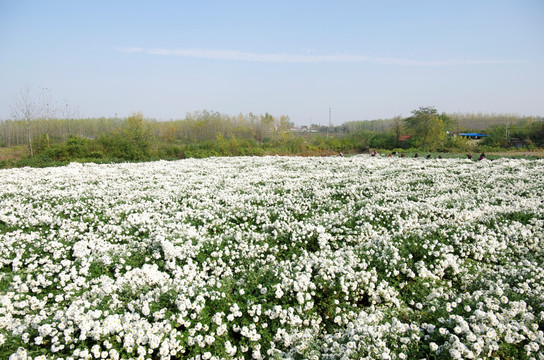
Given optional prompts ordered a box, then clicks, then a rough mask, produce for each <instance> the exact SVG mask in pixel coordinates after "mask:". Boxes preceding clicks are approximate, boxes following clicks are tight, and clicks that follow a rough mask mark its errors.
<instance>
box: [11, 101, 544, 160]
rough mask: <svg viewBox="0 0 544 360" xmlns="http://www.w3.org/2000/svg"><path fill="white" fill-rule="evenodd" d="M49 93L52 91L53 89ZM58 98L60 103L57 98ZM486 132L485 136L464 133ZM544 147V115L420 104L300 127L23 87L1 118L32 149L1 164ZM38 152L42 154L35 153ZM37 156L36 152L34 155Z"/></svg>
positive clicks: (271, 118)
mask: <svg viewBox="0 0 544 360" xmlns="http://www.w3.org/2000/svg"><path fill="white" fill-rule="evenodd" d="M46 95H47V92H46ZM51 103H53V104H51ZM471 131H479V132H486V133H487V135H488V136H486V137H484V138H483V139H482V140H480V141H479V142H474V141H471V140H469V139H467V138H464V137H462V136H457V134H459V133H462V132H471ZM512 146H515V147H520V146H521V147H526V148H537V147H540V148H542V147H544V118H542V117H524V116H519V115H512V114H460V113H455V114H446V113H439V112H438V111H437V110H436V109H435V108H434V107H420V108H419V109H416V110H413V111H412V114H411V116H409V117H407V118H402V117H400V116H397V117H394V118H391V119H378V120H371V121H350V122H346V123H343V124H341V125H338V126H318V125H315V124H313V125H311V126H310V127H309V128H308V127H305V128H304V129H296V128H295V127H294V124H293V122H292V121H291V120H290V118H289V117H288V116H286V115H279V116H275V115H272V114H269V113H265V114H254V113H249V114H238V115H235V116H232V115H226V114H221V113H219V112H215V111H208V110H202V111H195V112H193V113H189V114H187V115H186V116H185V118H184V119H179V120H171V121H156V120H155V119H148V118H145V117H144V115H143V114H142V113H134V114H132V115H131V116H129V117H127V118H118V117H115V118H87V119H83V118H79V117H77V114H76V112H74V111H71V110H69V109H68V107H67V106H65V107H63V106H59V105H58V104H56V103H54V102H52V101H51V99H50V97H48V96H43V97H41V98H39V99H35V98H33V97H32V96H30V93H29V92H28V91H26V92H25V91H22V92H21V94H20V96H19V97H18V98H17V101H16V103H15V104H14V106H13V109H12V119H9V120H0V147H4V148H12V147H24V148H27V149H28V159H22V160H21V162H18V163H17V164H15V163H14V162H13V161H11V162H9V161H7V160H5V159H4V160H2V158H0V162H2V161H3V162H2V163H1V164H0V167H8V166H24V165H25V164H26V165H36V164H37V165H44V164H51V163H58V162H60V163H62V162H67V161H70V160H74V159H80V160H88V161H124V160H131V161H141V160H151V159H175V158H186V157H207V156H236V155H266V154H285V155H327V154H332V153H338V152H345V153H358V152H365V151H368V150H369V149H387V150H394V149H399V150H409V149H412V150H415V151H440V152H464V151H469V150H474V149H475V148H482V149H484V148H485V149H487V150H488V151H489V150H490V149H491V150H492V149H493V148H496V149H499V148H500V149H504V148H510V147H512ZM35 155H36V156H35ZM32 158H34V159H33V160H32Z"/></svg>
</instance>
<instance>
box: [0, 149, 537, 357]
mask: <svg viewBox="0 0 544 360" xmlns="http://www.w3.org/2000/svg"><path fill="white" fill-rule="evenodd" d="M0 179H1V185H0V358H2V359H4V358H6V359H12V360H15V359H21V360H22V359H25V360H26V359H29V360H30V359H32V360H36V359H63V360H78V359H161V360H166V359H195V360H196V359H213V360H219V359H269V358H284V359H295V358H297V359H420V358H437V359H451V358H453V359H495V358H497V359H502V358H515V359H544V333H543V330H544V329H543V327H544V196H543V195H542V194H543V193H544V161H542V160H535V161H526V160H512V159H500V160H496V161H487V160H483V161H479V162H472V161H469V160H455V159H442V160H439V159H436V160H426V159H408V158H381V157H370V156H367V155H360V156H353V157H344V158H338V157H329V158H293V157H260V158H253V157H241V158H212V159H204V160H191V159H189V160H181V161H174V162H165V161H159V162H152V163H142V164H115V165H96V164H78V163H72V164H70V165H68V166H65V167H58V168H45V169H31V168H23V169H9V170H0Z"/></svg>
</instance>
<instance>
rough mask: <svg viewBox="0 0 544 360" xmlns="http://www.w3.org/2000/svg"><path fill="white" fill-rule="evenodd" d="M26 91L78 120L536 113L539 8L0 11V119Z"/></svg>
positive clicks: (537, 0) (542, 7) (484, 2)
mask: <svg viewBox="0 0 544 360" xmlns="http://www.w3.org/2000/svg"><path fill="white" fill-rule="evenodd" d="M27 87H30V88H31V89H32V91H33V94H35V95H34V96H39V94H40V91H41V90H40V89H42V88H47V89H50V90H48V91H49V94H50V96H51V97H52V98H53V99H55V100H58V101H59V102H65V103H67V104H68V105H69V106H70V107H71V108H73V109H78V111H79V115H80V116H81V117H99V116H105V117H111V116H115V115H116V114H117V116H121V117H124V116H128V115H130V113H132V112H135V111H142V112H143V114H144V116H146V117H149V118H156V119H159V120H169V119H181V118H184V117H185V114H186V113H188V112H193V111H198V110H203V109H206V110H213V111H219V112H221V113H226V114H230V115H236V114H238V113H244V114H246V113H249V112H253V113H257V114H261V113H264V112H269V113H271V114H273V115H277V116H279V115H281V114H285V115H289V116H290V118H291V120H292V121H294V122H295V123H296V124H298V125H309V124H310V123H317V124H327V123H328V120H329V108H331V109H332V121H333V123H334V124H341V123H343V122H345V121H351V120H372V119H378V118H390V117H394V116H398V115H400V116H408V115H409V114H410V112H411V111H412V110H414V109H417V108H419V107H420V106H434V107H436V108H437V110H438V111H439V112H448V113H451V112H484V113H492V112H495V113H516V114H520V115H539V116H542V115H544V1H542V0H511V1H502V0H477V1H476V0H470V1H465V0H458V1H440V0H432V1H431V0H412V1H406V0H402V1H401V0H397V1H392V0H383V1H378V0H376V1H294V0H290V1H283V0H279V1H266V2H265V1H237V0H232V1H205V0H204V1H153V2H152V1H120V0H119V1H106V0H95V1H90V0H87V1H86V0H81V1H68V0H67V1H57V0H49V1H43V0H42V1H26V0H0V119H9V118H11V111H10V106H13V105H14V102H15V98H16V96H17V94H18V93H20V92H21V90H22V89H25V88H27Z"/></svg>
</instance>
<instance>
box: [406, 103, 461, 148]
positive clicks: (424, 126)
mask: <svg viewBox="0 0 544 360" xmlns="http://www.w3.org/2000/svg"><path fill="white" fill-rule="evenodd" d="M404 124H405V125H406V128H407V130H408V131H409V133H410V135H411V136H412V138H411V142H412V145H413V146H414V147H418V148H424V149H428V150H438V149H439V148H440V147H442V146H443V145H444V143H445V142H446V140H447V133H446V131H447V130H449V129H451V128H452V126H453V121H452V120H451V119H450V118H449V117H448V116H447V115H446V114H445V113H442V114H439V113H438V111H437V110H436V109H435V108H434V107H420V108H419V109H418V110H414V111H412V116H410V117H409V118H406V119H404Z"/></svg>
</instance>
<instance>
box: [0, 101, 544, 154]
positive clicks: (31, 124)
mask: <svg viewBox="0 0 544 360" xmlns="http://www.w3.org/2000/svg"><path fill="white" fill-rule="evenodd" d="M447 116H448V117H449V118H450V119H451V120H453V122H454V124H455V127H454V129H452V131H453V132H473V131H480V132H481V131H484V132H485V131H486V130H492V129H496V128H497V127H503V128H505V132H506V131H507V129H506V128H507V127H508V128H510V132H511V133H513V134H515V133H516V132H517V133H525V132H530V131H531V129H532V128H533V127H534V124H535V123H536V124H539V123H542V122H543V121H544V118H543V117H541V116H539V117H533V116H519V115H515V114H483V113H464V114H461V113H454V114H447ZM126 120H127V118H103V117H102V118H77V119H73V118H72V119H70V118H68V119H64V118H43V117H42V118H37V119H29V120H23V119H19V120H0V146H2V147H9V146H17V145H28V144H29V139H30V141H32V140H33V139H34V140H36V139H39V138H40V137H43V136H45V138H46V141H48V142H49V143H60V142H65V141H66V140H67V139H68V138H69V137H70V136H79V137H83V138H87V139H98V138H100V137H102V136H104V135H106V134H110V133H113V132H115V131H118V130H119V129H121V128H122V126H123V124H124V123H125V122H126ZM403 120H404V119H402V118H400V117H396V118H391V119H378V120H358V121H349V122H346V123H343V124H341V125H337V126H331V127H329V126H322V125H316V124H312V125H310V126H302V127H295V125H294V124H293V122H292V121H291V120H290V119H289V117H288V116H285V115H280V116H277V117H276V116H273V115H271V114H268V113H265V114H261V115H255V114H253V113H249V114H239V115H236V116H231V115H225V114H221V113H218V112H214V111H207V110H203V111H197V112H193V113H190V114H187V116H186V117H185V118H184V119H181V120H171V121H156V120H154V119H144V122H145V126H146V128H147V129H148V130H149V131H150V133H151V134H152V135H153V136H154V137H156V138H157V139H160V140H161V141H167V142H174V141H180V142H183V143H194V142H202V141H207V140H215V139H216V138H217V135H218V134H221V136H222V137H225V138H231V137H233V136H234V137H236V138H238V139H253V140H255V141H257V142H263V141H266V140H270V139H272V138H274V137H277V136H281V135H282V134H283V135H285V134H287V133H292V134H295V135H303V136H307V135H308V134H316V133H317V134H329V135H336V136H343V135H353V134H357V133H360V132H361V131H369V132H375V133H390V132H392V131H393V130H394V129H395V127H399V123H400V124H401V125H400V126H402V121H403ZM404 130H405V129H400V132H401V133H403V134H404V132H405V131H404ZM397 131H398V129H397ZM523 136H524V137H527V136H528V135H523Z"/></svg>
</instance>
